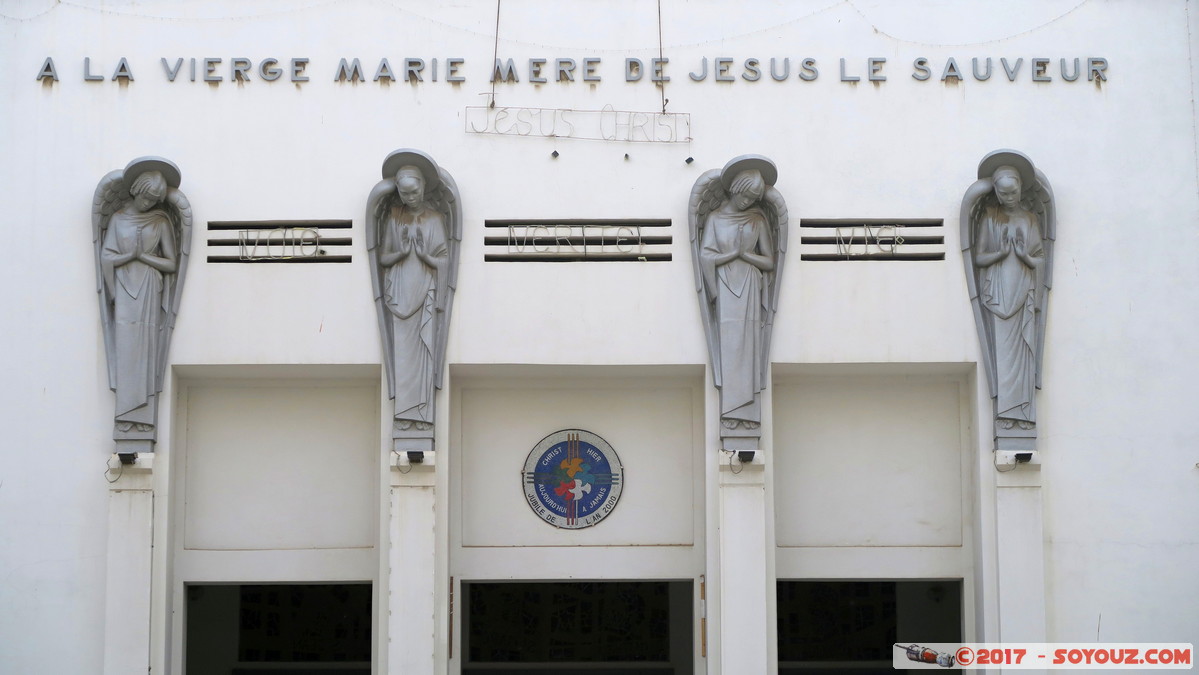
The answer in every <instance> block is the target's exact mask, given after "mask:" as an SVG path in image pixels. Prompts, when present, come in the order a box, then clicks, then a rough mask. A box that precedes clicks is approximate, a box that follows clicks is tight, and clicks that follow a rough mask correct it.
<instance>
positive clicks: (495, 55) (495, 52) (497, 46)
mask: <svg viewBox="0 0 1199 675" xmlns="http://www.w3.org/2000/svg"><path fill="white" fill-rule="evenodd" d="M500 2H502V0H495V49H494V50H493V51H492V53H491V102H490V103H489V104H488V105H487V107H488V108H494V107H495V62H496V61H498V60H499V58H500Z"/></svg>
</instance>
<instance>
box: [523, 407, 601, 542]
mask: <svg viewBox="0 0 1199 675" xmlns="http://www.w3.org/2000/svg"><path fill="white" fill-rule="evenodd" d="M521 482H522V483H523V485H524V489H525V501H527V502H528V503H529V507H530V508H532V509H533V513H535V514H537V517H538V518H541V519H542V520H544V521H545V522H547V523H549V524H550V525H553V526H554V527H560V528H563V529H567V530H578V529H582V528H584V527H591V526H592V525H595V524H596V523H598V522H600V521H601V520H603V519H604V518H607V517H608V514H609V513H612V509H614V508H616V502H617V501H619V500H620V492H621V488H623V487H624V467H622V466H621V464H620V458H619V457H617V456H616V451H615V450H613V449H612V446H611V445H608V442H607V441H605V440H604V439H602V438H600V437H599V436H597V435H595V434H593V433H591V432H590V431H584V430H582V429H563V430H562V431H555V432H554V433H552V434H550V435H549V436H546V437H545V438H543V439H541V441H540V442H539V443H538V444H537V445H536V446H534V448H533V450H532V451H531V452H530V453H529V456H528V458H527V459H526V460H525V470H524V471H523V472H522V474H521Z"/></svg>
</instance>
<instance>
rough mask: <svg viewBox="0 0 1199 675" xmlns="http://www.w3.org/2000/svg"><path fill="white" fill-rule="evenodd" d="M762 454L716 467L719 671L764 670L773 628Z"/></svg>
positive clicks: (758, 671)
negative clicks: (717, 489) (718, 507)
mask: <svg viewBox="0 0 1199 675" xmlns="http://www.w3.org/2000/svg"><path fill="white" fill-rule="evenodd" d="M765 475H766V472H765V463H764V462H763V458H762V453H761V452H758V453H757V456H756V457H755V459H754V460H753V462H752V463H748V464H742V463H740V462H739V461H738V460H737V458H736V457H734V458H733V459H732V463H731V464H730V463H729V462H727V461H725V462H722V463H721V465H720V479H719V481H720V482H719V491H720V498H719V499H720V668H721V670H720V672H722V673H725V674H727V675H733V674H735V673H767V672H769V670H770V669H769V660H770V659H769V653H770V640H771V636H773V635H774V634H775V630H774V629H773V627H772V626H770V625H769V620H768V617H771V616H774V612H773V611H771V608H770V604H771V603H773V602H774V579H773V578H771V574H770V570H769V568H768V565H767V555H771V554H773V551H774V546H773V545H772V544H770V542H767V536H766V535H767V533H766V478H765ZM768 544H769V545H768Z"/></svg>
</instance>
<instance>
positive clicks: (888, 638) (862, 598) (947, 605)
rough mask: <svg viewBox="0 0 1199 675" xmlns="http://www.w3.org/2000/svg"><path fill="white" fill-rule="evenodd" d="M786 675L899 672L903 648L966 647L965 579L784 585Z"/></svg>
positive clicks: (781, 618) (782, 664)
mask: <svg viewBox="0 0 1199 675" xmlns="http://www.w3.org/2000/svg"><path fill="white" fill-rule="evenodd" d="M778 633H779V673H780V675H787V674H792V673H795V674H797V673H804V674H808V673H822V672H830V673H833V672H835V673H838V675H867V674H870V675H873V674H875V673H879V674H890V673H895V672H896V671H895V669H894V668H893V667H892V655H893V653H894V652H893V649H894V645H895V644H897V643H904V644H906V643H909V642H910V643H920V642H923V643H929V642H961V641H962V582H961V581H960V580H957V579H951V580H916V581H779V582H778Z"/></svg>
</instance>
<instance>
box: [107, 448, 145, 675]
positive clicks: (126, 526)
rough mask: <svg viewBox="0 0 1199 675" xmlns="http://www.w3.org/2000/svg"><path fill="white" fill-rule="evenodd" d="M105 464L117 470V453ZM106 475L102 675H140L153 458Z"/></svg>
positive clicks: (142, 458) (142, 670)
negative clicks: (106, 540) (106, 543)
mask: <svg viewBox="0 0 1199 675" xmlns="http://www.w3.org/2000/svg"><path fill="white" fill-rule="evenodd" d="M110 466H112V467H118V466H119V460H118V458H117V455H115V454H114V455H113V456H112V458H111V460H110ZM107 475H108V477H109V480H112V481H113V482H112V483H111V484H110V486H109V490H108V551H107V554H106V555H105V562H106V567H105V570H106V571H105V583H104V592H105V596H104V597H105V601H104V675H145V674H146V672H148V671H149V669H150V584H151V578H150V570H151V554H152V552H153V548H152V543H153V536H154V522H153V521H154V485H153V478H154V455H153V454H152V453H142V454H139V455H138V456H137V459H136V461H135V462H134V463H133V464H129V465H124V466H119V468H113V469H112V470H111V471H109V473H108V474H107ZM114 476H115V480H114Z"/></svg>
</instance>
